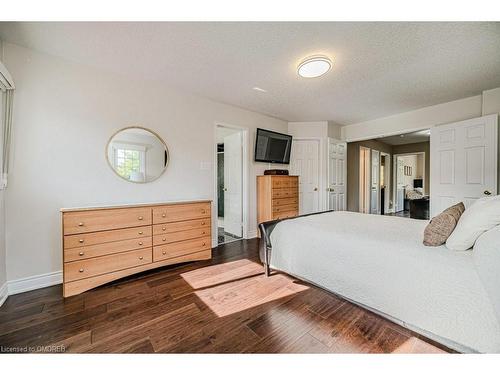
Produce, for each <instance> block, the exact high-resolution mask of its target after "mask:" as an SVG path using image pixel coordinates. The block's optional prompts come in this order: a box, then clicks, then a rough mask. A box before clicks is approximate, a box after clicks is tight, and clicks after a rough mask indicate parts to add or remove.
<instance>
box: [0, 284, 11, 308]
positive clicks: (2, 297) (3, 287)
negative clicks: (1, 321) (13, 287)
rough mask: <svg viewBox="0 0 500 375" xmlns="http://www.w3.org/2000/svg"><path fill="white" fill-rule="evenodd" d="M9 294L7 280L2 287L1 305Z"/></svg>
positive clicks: (0, 292)
mask: <svg viewBox="0 0 500 375" xmlns="http://www.w3.org/2000/svg"><path fill="white" fill-rule="evenodd" d="M8 296H9V293H8V288H7V282H5V283H3V285H2V286H1V287H0V307H1V306H2V305H3V303H4V302H5V300H6V299H7V297H8Z"/></svg>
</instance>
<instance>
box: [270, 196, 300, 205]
mask: <svg viewBox="0 0 500 375" xmlns="http://www.w3.org/2000/svg"><path fill="white" fill-rule="evenodd" d="M272 203H273V207H275V206H276V207H277V206H285V205H289V204H295V205H297V204H298V203H299V198H298V197H292V198H278V199H276V198H275V199H273V200H272Z"/></svg>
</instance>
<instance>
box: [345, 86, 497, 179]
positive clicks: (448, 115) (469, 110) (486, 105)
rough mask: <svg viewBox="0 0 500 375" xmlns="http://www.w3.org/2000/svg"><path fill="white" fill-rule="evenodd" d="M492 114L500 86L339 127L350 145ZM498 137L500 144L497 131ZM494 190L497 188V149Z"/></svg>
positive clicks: (494, 110)
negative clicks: (456, 98)
mask: <svg viewBox="0 0 500 375" xmlns="http://www.w3.org/2000/svg"><path fill="white" fill-rule="evenodd" d="M493 113H500V87H498V88H495V89H491V90H485V91H483V92H482V93H481V94H480V95H476V96H471V97H469V98H464V99H459V100H455V101H452V102H447V103H442V104H438V105H434V106H430V107H425V108H420V109H417V110H415V111H410V112H404V113H398V114H396V115H392V116H388V117H382V118H378V119H374V120H369V121H364V122H360V123H357V124H351V125H346V126H343V127H342V128H341V138H342V139H343V140H345V141H347V142H354V141H358V140H365V139H370V138H377V137H381V136H384V135H393V134H403V133H408V132H411V131H414V130H421V129H428V128H432V127H434V126H438V125H443V124H447V123H450V122H456V121H461V120H467V119H471V118H474V117H480V116H486V115H490V114H493ZM498 134H499V145H500V131H499V132H498ZM498 187H499V188H500V147H499V149H498Z"/></svg>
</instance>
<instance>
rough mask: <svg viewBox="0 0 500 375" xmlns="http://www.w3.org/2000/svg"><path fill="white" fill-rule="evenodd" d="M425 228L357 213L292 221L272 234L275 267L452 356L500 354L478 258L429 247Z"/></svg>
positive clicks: (498, 329) (496, 325) (412, 222)
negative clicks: (417, 335)
mask: <svg viewBox="0 0 500 375" xmlns="http://www.w3.org/2000/svg"><path fill="white" fill-rule="evenodd" d="M427 223H428V222H427V221H424V220H414V219H403V218H399V217H391V216H380V215H367V214H359V213H354V212H332V213H325V214H321V215H313V216H307V217H301V218H297V219H293V220H286V221H283V222H281V223H279V224H278V225H277V226H276V228H275V229H274V231H273V232H272V234H271V244H272V253H271V261H270V263H271V267H272V268H274V269H278V270H282V271H284V272H286V273H289V274H291V275H295V276H297V277H299V278H302V279H305V280H308V281H311V282H312V283H315V284H317V285H319V286H321V287H323V288H325V289H328V290H330V291H332V292H334V293H337V294H339V295H341V296H344V297H346V298H348V299H350V300H353V301H355V302H357V303H360V304H363V305H365V306H367V307H369V308H371V309H373V310H376V311H378V312H381V313H383V314H384V315H386V316H388V317H390V318H392V319H393V320H395V321H397V322H399V323H400V324H403V325H405V326H407V327H409V328H410V329H413V330H415V331H417V332H420V333H422V334H424V335H426V336H428V337H430V338H432V339H434V340H436V341H439V342H441V343H443V344H445V345H447V346H449V347H451V348H454V349H457V350H460V351H465V352H470V351H478V352H500V325H499V322H498V320H497V318H496V315H495V311H494V308H493V306H492V303H491V301H490V299H489V297H488V294H487V293H486V291H485V289H484V288H483V285H482V283H481V279H480V278H479V276H478V274H477V272H476V268H475V266H474V261H473V257H472V251H452V250H449V249H447V248H446V247H445V246H440V247H426V246H424V245H423V244H422V239H423V231H424V228H425V226H426V225H427ZM499 270H500V265H499ZM499 293H500V291H499Z"/></svg>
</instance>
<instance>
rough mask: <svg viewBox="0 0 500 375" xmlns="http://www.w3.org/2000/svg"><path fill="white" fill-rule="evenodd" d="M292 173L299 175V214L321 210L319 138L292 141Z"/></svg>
mask: <svg viewBox="0 0 500 375" xmlns="http://www.w3.org/2000/svg"><path fill="white" fill-rule="evenodd" d="M290 158H291V173H292V175H296V176H299V215H304V214H309V213H313V212H318V211H319V140H309V139H308V140H301V139H295V140H293V141H292V152H291V155H290Z"/></svg>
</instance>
